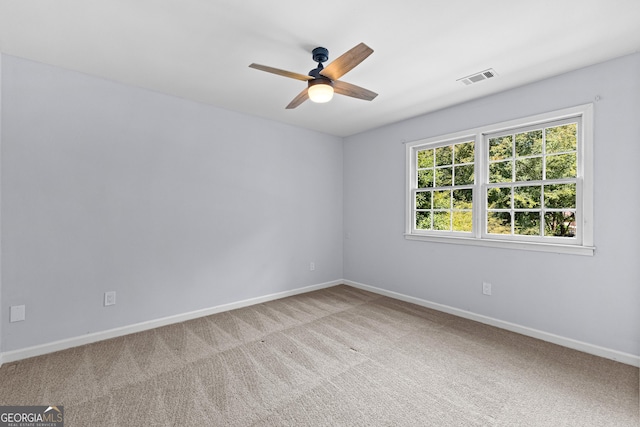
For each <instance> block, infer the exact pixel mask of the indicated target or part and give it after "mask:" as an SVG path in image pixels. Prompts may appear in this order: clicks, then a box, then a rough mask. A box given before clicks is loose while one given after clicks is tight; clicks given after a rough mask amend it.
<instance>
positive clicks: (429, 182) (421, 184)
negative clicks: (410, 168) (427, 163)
mask: <svg viewBox="0 0 640 427" xmlns="http://www.w3.org/2000/svg"><path fill="white" fill-rule="evenodd" d="M428 187H433V169H425V170H421V171H418V188H428Z"/></svg>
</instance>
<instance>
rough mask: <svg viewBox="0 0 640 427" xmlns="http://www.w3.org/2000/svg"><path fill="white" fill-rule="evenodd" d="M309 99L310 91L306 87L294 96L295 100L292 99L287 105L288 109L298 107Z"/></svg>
mask: <svg viewBox="0 0 640 427" xmlns="http://www.w3.org/2000/svg"><path fill="white" fill-rule="evenodd" d="M307 99H309V93H308V92H307V88H304V90H303V91H302V92H300V93H299V94H298V96H296V97H295V98H293V101H291V102H290V103H289V105H287V107H286V108H287V110H290V109H292V108H296V107H297V106H298V105H300V104H302V103H303V102H304V101H306V100H307Z"/></svg>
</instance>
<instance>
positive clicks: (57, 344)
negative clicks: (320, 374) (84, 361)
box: [0, 280, 640, 367]
mask: <svg viewBox="0 0 640 427" xmlns="http://www.w3.org/2000/svg"><path fill="white" fill-rule="evenodd" d="M339 284H346V285H349V286H353V287H354V288H359V289H363V290H366V291H370V292H374V293H376V294H379V295H384V296H387V297H390V298H395V299H398V300H401V301H406V302H410V303H413V304H416V305H420V306H422V307H427V308H431V309H433V310H438V311H442V312H444V313H449V314H452V315H454V316H458V317H462V318H465V319H470V320H474V321H476V322H480V323H484V324H487V325H491V326H495V327H498V328H501V329H505V330H508V331H511V332H516V333H519V334H522V335H526V336H530V337H533V338H537V339H540V340H543V341H547V342H551V343H553V344H558V345H561V346H564V347H568V348H571V349H574V350H578V351H582V352H584V353H588V354H593V355H595V356H600V357H604V358H606V359H611V360H615V361H618V362H621V363H625V364H627V365H631V366H636V367H640V356H635V355H633V354H629V353H623V352H620V351H617V350H611V349H608V348H605V347H600V346H597V345H593V344H589V343H585V342H582V341H577V340H574V339H571V338H566V337H562V336H559V335H555V334H551V333H548V332H544V331H540V330H537V329H533V328H529V327H526V326H521V325H518V324H515V323H510V322H505V321H503V320H499V319H494V318H492V317H488V316H484V315H481V314H477V313H472V312H470V311H466V310H461V309H459V308H455V307H451V306H448V305H444V304H438V303H435V302H431V301H427V300H423V299H421V298H416V297H411V296H408V295H404V294H401V293H398V292H394V291H388V290H385V289H381V288H376V287H374V286H370V285H365V284H363V283H358V282H354V281H351V280H334V281H331V282H325V283H320V284H317V285H312V286H305V287H302V288H297V289H293V290H289V291H284V292H278V293H275V294H269V295H264V296H261V297H256V298H250V299H246V300H243V301H237V302H233V303H229V304H223V305H219V306H215V307H211V308H206V309H202V310H196V311H192V312H189V313H183V314H178V315H175V316H169V317H164V318H161V319H155V320H150V321H147V322H142V323H136V324H133V325H128V326H123V327H120V328H115V329H109V330H107V331H101V332H95V333H92V334H87V335H82V336H78V337H73V338H68V339H64V340H60V341H54V342H51V343H46V344H41V345H37V346H33V347H27V348H23V349H19V350H13V351H8V352H5V353H0V366H2V364H3V363H10V362H15V361H17V360H22V359H27V358H29V357H35V356H41V355H43V354H48V353H53V352H55V351H60V350H66V349H69V348H73V347H77V346H80V345H85V344H91V343H94V342H98V341H103V340H107V339H111V338H116V337H121V336H124V335H128V334H133V333H136V332H142V331H146V330H149V329H154V328H159V327H161V326H166V325H171V324H174V323H180V322H184V321H187V320H192V319H197V318H199V317H204V316H209V315H212V314H216V313H221V312H224V311H229V310H235V309H238V308H243V307H248V306H250V305H255V304H261V303H263V302H267V301H273V300H276V299H280V298H285V297H288V296H293V295H298V294H302V293H305V292H311V291H315V290H319V289H324V288H328V287H331V286H336V285H339Z"/></svg>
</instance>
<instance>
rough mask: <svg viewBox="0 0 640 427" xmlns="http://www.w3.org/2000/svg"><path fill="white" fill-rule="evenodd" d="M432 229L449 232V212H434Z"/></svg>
mask: <svg viewBox="0 0 640 427" xmlns="http://www.w3.org/2000/svg"><path fill="white" fill-rule="evenodd" d="M433 229H434V230H451V212H434V213H433Z"/></svg>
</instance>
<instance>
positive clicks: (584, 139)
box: [405, 104, 595, 256]
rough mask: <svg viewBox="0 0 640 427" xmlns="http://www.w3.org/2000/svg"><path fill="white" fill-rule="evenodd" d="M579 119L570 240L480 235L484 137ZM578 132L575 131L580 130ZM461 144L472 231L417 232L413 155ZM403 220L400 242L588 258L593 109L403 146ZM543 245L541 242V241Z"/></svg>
mask: <svg viewBox="0 0 640 427" xmlns="http://www.w3.org/2000/svg"><path fill="white" fill-rule="evenodd" d="M570 118H580V121H581V126H579V128H581V135H580V134H579V138H578V147H577V148H578V149H577V156H578V157H577V161H578V169H577V188H576V222H577V224H578V230H579V233H578V235H577V236H576V238H575V239H572V240H571V241H568V240H567V239H566V238H553V237H546V238H544V239H536V241H532V239H530V238H528V237H526V236H522V237H521V236H501V235H494V234H487V233H485V232H484V224H485V223H486V216H487V209H486V200H485V199H486V198H485V194H486V189H487V184H488V183H487V181H488V179H487V177H488V173H487V168H488V160H487V159H488V156H487V152H486V150H487V149H488V142H487V135H493V134H496V133H499V132H503V131H510V130H513V129H519V128H525V127H528V126H538V125H542V124H546V123H549V122H554V121H561V120H565V119H570ZM579 132H580V130H579ZM462 140H467V141H470V140H473V141H475V164H474V166H475V185H474V187H473V200H474V203H473V231H472V232H471V233H461V232H453V231H438V230H416V229H415V223H414V218H413V215H414V204H415V197H414V196H413V194H414V190H415V189H416V188H417V176H416V175H417V174H416V169H417V165H416V160H415V159H416V155H415V153H416V152H417V151H419V150H420V149H425V148H434V147H436V146H443V145H449V144H454V143H456V142H460V141H462ZM405 152H406V174H407V178H406V185H405V187H406V195H405V197H406V202H405V206H406V215H405V238H406V239H409V240H421V241H427V242H437V243H451V244H464V245H473V246H488V247H496V248H504V249H519V250H532V251H542V252H556V253H567V254H574V255H588V256H592V255H593V254H594V251H595V247H594V246H593V104H584V105H578V106H575V107H570V108H565V109H562V110H556V111H551V112H548V113H543V114H538V115H535V116H531V117H526V118H521V119H516V120H510V121H506V122H502V123H496V124H492V125H487V126H482V127H478V128H474V129H469V130H465V131H461V132H456V133H452V134H447V135H441V136H437V137H433V138H426V139H421V140H418V141H413V142H409V143H406V145H405ZM541 240H544V241H541Z"/></svg>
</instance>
